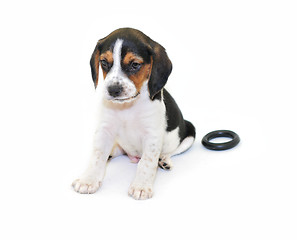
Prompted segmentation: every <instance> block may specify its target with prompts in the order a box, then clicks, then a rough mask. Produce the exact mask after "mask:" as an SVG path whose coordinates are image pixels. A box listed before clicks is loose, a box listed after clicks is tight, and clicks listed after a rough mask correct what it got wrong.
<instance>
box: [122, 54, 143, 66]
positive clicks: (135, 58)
mask: <svg viewBox="0 0 297 240" xmlns="http://www.w3.org/2000/svg"><path fill="white" fill-rule="evenodd" d="M131 62H137V63H140V64H142V63H143V59H142V57H139V56H137V55H135V54H134V53H132V52H128V53H127V54H126V56H125V57H124V59H123V64H125V65H128V64H130V63H131Z"/></svg>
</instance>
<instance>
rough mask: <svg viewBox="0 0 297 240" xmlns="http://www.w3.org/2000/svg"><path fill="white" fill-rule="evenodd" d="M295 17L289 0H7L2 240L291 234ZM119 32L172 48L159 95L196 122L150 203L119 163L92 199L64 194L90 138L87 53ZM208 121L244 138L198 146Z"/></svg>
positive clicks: (2, 18)
mask: <svg viewBox="0 0 297 240" xmlns="http://www.w3.org/2000/svg"><path fill="white" fill-rule="evenodd" d="M296 12H297V8H296V2H295V1H287V0H282V1H273V0H270V1H268V0H267V1H264V0H255V1H254V0H249V1H235V0H234V1H230V0H229V1H212V0H208V1H187V0H184V1H153V0H152V1H129V0H123V1H5V2H4V1H2V2H1V3H0V25H1V29H0V31H1V37H0V42H1V44H0V66H1V70H0V84H1V85H0V107H1V108H0V111H1V117H0V119H1V125H0V141H1V145H0V146H1V149H0V161H1V166H0V180H1V182H0V183H1V190H0V195H1V197H0V201H1V204H0V210H1V212H0V219H1V231H0V238H1V239H119V238H121V239H159V238H161V237H163V238H166V239H169V238H172V237H176V239H178V238H180V239H181V238H182V239H229V240H230V239H297V233H296V226H297V217H296V216H297V215H296V214H297V207H296V203H297V197H296V190H297V189H296V183H297V175H296V166H297V164H296V162H297V156H296V155H297V154H296V134H297V131H296V120H297V118H296V103H297V97H296V88H297V87H296V80H297V70H296V67H297V47H296V46H297V44H296V43H297V14H296ZM119 27H134V28H137V29H140V30H141V31H143V32H144V33H146V34H147V35H149V36H150V37H151V38H152V39H154V40H155V41H157V42H159V43H161V44H162V45H163V46H164V47H165V48H166V49H167V52H168V55H169V57H170V59H171V60H172V62H173V72H172V74H171V76H170V79H169V81H168V85H167V89H168V90H169V91H170V93H171V94H172V95H173V96H174V98H175V100H176V101H177V102H178V104H179V106H180V108H181V109H182V111H183V114H184V117H185V118H186V119H188V120H190V121H191V122H192V123H194V125H195V126H196V129H197V140H196V142H195V144H194V146H193V147H192V148H191V150H189V151H188V152H186V153H184V154H182V155H180V156H177V157H174V158H173V163H174V168H173V170H172V171H170V172H166V171H163V170H160V169H159V170H158V174H157V179H156V184H155V195H154V197H153V198H152V199H150V200H147V201H135V200H133V199H132V198H130V197H128V194H127V190H128V187H129V184H130V182H131V181H132V179H133V177H134V174H135V170H136V165H135V164H132V163H130V162H129V159H128V158H127V157H120V158H116V159H114V160H113V161H111V162H110V163H109V164H108V168H107V172H106V177H105V181H104V184H103V186H102V188H101V189H100V190H99V191H98V192H97V193H95V194H93V195H80V194H77V193H76V192H74V191H73V190H72V188H71V182H72V181H73V180H74V179H75V178H76V177H78V176H79V175H80V173H81V172H82V171H83V170H84V168H85V166H86V165H87V160H88V159H87V156H88V150H89V148H90V143H91V136H92V130H91V127H90V126H91V122H92V115H93V108H92V104H93V99H94V88H93V83H92V80H91V74H90V67H89V59H90V56H91V53H92V51H93V49H94V47H95V44H96V42H97V40H98V39H100V38H103V37H105V36H106V35H107V34H109V33H110V32H111V31H113V30H115V29H117V28H119ZM101 80H102V78H101ZM136 117H137V116H136ZM216 129H231V130H234V131H236V132H237V133H238V134H239V135H240V137H241V143H240V145H239V146H238V147H236V148H234V149H232V150H229V151H225V152H213V151H209V150H206V149H204V148H203V147H202V145H201V143H200V141H201V138H202V137H203V136H204V135H205V134H206V133H208V132H209V131H212V130H216Z"/></svg>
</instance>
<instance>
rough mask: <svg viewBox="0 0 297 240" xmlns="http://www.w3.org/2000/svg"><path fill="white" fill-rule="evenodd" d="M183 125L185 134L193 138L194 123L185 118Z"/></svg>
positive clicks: (194, 131)
mask: <svg viewBox="0 0 297 240" xmlns="http://www.w3.org/2000/svg"><path fill="white" fill-rule="evenodd" d="M185 125H186V136H187V137H193V138H195V137H196V129H195V127H194V125H193V124H192V123H191V122H189V121H187V120H185Z"/></svg>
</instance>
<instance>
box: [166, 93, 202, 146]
mask: <svg viewBox="0 0 297 240" xmlns="http://www.w3.org/2000/svg"><path fill="white" fill-rule="evenodd" d="M163 101H164V103H165V107H166V118H167V129H166V131H167V132H171V131H173V130H174V129H176V128H177V127H179V132H178V134H179V138H180V142H182V141H183V140H184V139H185V138H186V137H188V136H192V137H194V138H195V135H196V134H195V127H194V126H193V124H192V123H190V122H189V121H186V120H184V118H183V115H182V113H181V111H180V109H179V107H178V106H177V104H176V102H175V100H174V99H173V97H171V95H170V94H169V92H167V90H166V89H165V88H164V89H163Z"/></svg>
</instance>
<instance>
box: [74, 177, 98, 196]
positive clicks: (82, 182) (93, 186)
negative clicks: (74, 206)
mask: <svg viewBox="0 0 297 240" xmlns="http://www.w3.org/2000/svg"><path fill="white" fill-rule="evenodd" d="M100 186H101V182H100V181H96V180H93V181H92V180H89V179H76V180H75V181H74V182H73V183H72V187H73V189H74V191H76V192H78V193H82V194H92V193H95V192H96V191H97V190H98V189H99V188H100Z"/></svg>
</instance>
